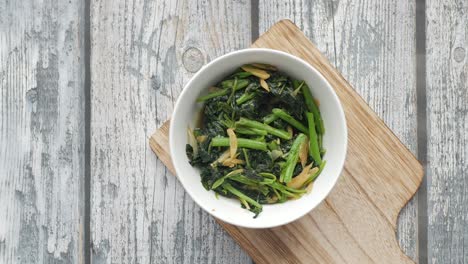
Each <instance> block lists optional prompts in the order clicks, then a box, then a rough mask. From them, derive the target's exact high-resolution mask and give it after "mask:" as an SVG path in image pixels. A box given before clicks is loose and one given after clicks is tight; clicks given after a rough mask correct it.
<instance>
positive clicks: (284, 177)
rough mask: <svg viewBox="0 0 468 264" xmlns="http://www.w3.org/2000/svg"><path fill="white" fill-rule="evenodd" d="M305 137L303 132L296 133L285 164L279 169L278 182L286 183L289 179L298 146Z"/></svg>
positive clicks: (297, 154)
mask: <svg viewBox="0 0 468 264" xmlns="http://www.w3.org/2000/svg"><path fill="white" fill-rule="evenodd" d="M306 139H307V137H306V135H304V134H299V135H297V137H296V139H295V140H294V143H293V145H292V147H291V150H290V151H289V154H288V159H287V160H286V164H284V166H283V169H282V170H281V175H280V182H285V183H288V182H290V181H291V179H292V176H293V172H294V168H295V167H296V165H297V161H298V159H299V148H300V146H301V144H302V143H303V142H304V141H305V140H306Z"/></svg>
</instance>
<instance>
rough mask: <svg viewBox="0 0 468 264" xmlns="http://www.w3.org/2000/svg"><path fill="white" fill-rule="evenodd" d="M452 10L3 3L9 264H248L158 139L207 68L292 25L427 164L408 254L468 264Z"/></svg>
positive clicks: (461, 15) (313, 4) (0, 220)
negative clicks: (169, 167)
mask: <svg viewBox="0 0 468 264" xmlns="http://www.w3.org/2000/svg"><path fill="white" fill-rule="evenodd" d="M443 2H444V1H436V0H427V1H424V0H412V1H373V0H362V1H352V0H339V1H338V0H335V1H331V0H314V1H276V0H275V1H269V0H264V1H258V0H252V1H248V0H243V1H227V0H226V1H222V0H218V1H189V0H178V1H156V0H140V1H138V0H137V1H135V0H133V1H129V0H117V1H116V0H84V1H83V0H68V1H51V0H41V1H40V0H24V1H8V0H7V1H1V2H0V133H1V134H0V263H88V262H90V261H92V262H93V263H250V262H251V260H250V259H249V257H248V256H247V255H246V254H245V253H244V252H243V251H242V250H241V249H240V248H239V246H238V245H237V244H235V242H234V241H233V240H232V239H231V238H230V237H229V236H228V235H227V234H226V233H225V232H224V231H223V230H222V229H221V228H220V227H219V226H218V225H217V224H216V223H215V221H214V220H213V219H212V217H210V216H209V215H208V214H207V213H205V212H203V211H202V210H201V209H200V208H199V207H198V206H196V205H195V203H194V202H193V201H192V200H191V199H190V197H188V196H187V195H186V194H185V192H184V190H183V188H182V187H181V185H180V184H179V183H178V181H177V179H176V178H175V177H173V176H172V175H170V174H169V173H168V172H167V171H166V169H165V167H164V166H163V165H162V163H161V162H160V161H158V160H157V159H156V157H155V156H154V154H153V153H152V152H151V150H150V148H149V146H148V137H149V135H150V134H151V133H152V132H153V131H154V130H155V129H156V128H157V127H158V126H159V125H161V124H162V122H164V121H165V120H166V119H167V118H169V117H170V115H171V112H172V108H173V105H174V102H175V100H176V98H177V96H178V94H179V93H180V91H181V89H182V87H183V85H184V84H185V83H186V82H187V81H188V79H189V78H190V77H191V76H192V75H193V73H194V72H196V71H197V70H198V69H200V67H201V66H202V65H203V64H205V63H207V62H208V61H210V60H212V59H214V58H216V57H217V56H220V55H222V54H224V53H226V52H229V51H233V50H237V49H242V48H246V47H248V46H249V45H250V43H251V42H252V40H254V39H255V38H256V37H257V36H258V35H259V33H262V32H264V31H265V30H267V29H268V28H269V27H270V26H271V25H272V24H273V23H275V22H276V21H278V20H280V19H283V18H289V19H291V20H292V21H294V22H295V23H296V24H297V25H298V26H299V27H300V28H301V29H302V30H303V31H304V32H305V33H306V35H308V36H309V37H310V38H311V39H312V40H313V42H315V43H316V44H317V46H318V47H319V49H320V50H321V51H322V52H323V53H324V54H326V56H327V57H328V58H329V59H330V61H332V62H333V63H334V64H335V66H336V67H337V68H338V69H339V70H340V71H341V72H342V73H343V75H344V76H345V77H346V78H347V79H348V80H349V81H350V83H351V84H352V85H353V86H354V87H355V88H356V89H357V90H358V92H359V93H360V94H361V95H362V97H363V98H364V99H365V100H366V101H367V102H368V103H369V105H370V106H371V107H372V108H373V109H374V110H375V111H376V112H377V113H378V114H379V115H380V116H381V117H382V118H383V120H384V121H385V122H386V123H387V124H388V126H389V127H390V128H391V129H392V130H393V131H394V132H395V133H396V134H397V135H398V136H399V137H400V139H401V140H402V141H403V142H404V143H405V144H406V145H407V146H408V148H409V149H410V150H411V151H412V152H413V153H415V154H416V155H417V156H418V157H419V159H420V161H421V162H422V163H424V165H425V167H426V175H427V176H426V178H425V181H424V182H423V185H422V187H421V189H420V191H419V193H418V194H417V195H416V197H415V198H414V199H413V200H412V201H411V202H410V203H409V204H408V205H407V207H406V208H405V209H404V210H403V212H402V214H401V216H400V220H399V228H398V229H399V231H398V239H399V241H400V244H401V246H402V248H403V249H404V251H405V252H406V253H407V254H408V255H409V256H411V257H412V258H413V259H414V260H416V261H418V262H420V263H427V262H428V263H466V262H468V147H467V145H468V133H467V132H468V125H467V124H468V59H467V58H466V52H467V51H466V50H467V49H468V2H467V1H464V0H458V1H456V0H452V1H445V3H443ZM395 173H398V168H395Z"/></svg>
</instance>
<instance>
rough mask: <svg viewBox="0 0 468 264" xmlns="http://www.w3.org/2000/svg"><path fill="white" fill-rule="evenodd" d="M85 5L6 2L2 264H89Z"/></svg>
mask: <svg viewBox="0 0 468 264" xmlns="http://www.w3.org/2000/svg"><path fill="white" fill-rule="evenodd" d="M83 5H84V3H83V1H78V0H70V1H50V0H44V1H38V0H33V1H0V263H82V262H83V256H84V248H83V246H84V242H83V236H84V231H83V226H84V206H83V205H84V204H83V201H84V190H83V181H84V86H83V84H84V67H81V66H82V65H83V57H84V45H83V29H84V21H83Z"/></svg>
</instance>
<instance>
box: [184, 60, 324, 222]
mask: <svg viewBox="0 0 468 264" xmlns="http://www.w3.org/2000/svg"><path fill="white" fill-rule="evenodd" d="M197 102H199V103H204V107H203V110H202V119H201V122H200V124H199V125H198V126H199V127H197V128H195V129H194V130H193V131H192V130H191V129H189V131H188V132H189V133H188V134H189V144H187V146H186V152H187V157H188V159H189V161H190V164H191V165H192V166H195V167H197V168H198V169H199V170H200V176H201V182H202V184H203V186H204V187H205V188H206V189H207V190H213V191H215V192H216V193H218V194H220V195H223V196H226V197H230V198H236V199H238V200H239V201H240V203H241V206H242V207H243V208H246V209H248V210H250V211H251V212H253V213H254V214H255V215H254V217H257V216H258V214H259V213H260V212H261V211H262V204H274V203H281V202H285V201H287V200H288V199H297V198H300V197H301V196H302V195H303V194H304V193H306V192H308V191H310V188H311V187H312V185H311V183H312V182H313V181H315V179H316V178H317V177H318V176H319V174H320V173H321V171H322V170H323V168H324V166H325V164H326V162H325V161H324V160H323V155H324V153H325V149H324V148H323V146H322V141H323V140H322V138H323V134H324V133H325V129H324V125H323V120H322V117H321V115H320V110H319V106H318V101H315V100H314V98H313V97H312V94H311V93H310V90H309V88H308V86H307V84H306V83H305V82H304V81H299V80H294V79H291V78H290V77H289V76H287V75H285V74H284V73H282V72H279V71H277V69H276V68H275V67H274V66H271V65H266V64H258V63H255V64H251V65H244V66H242V67H241V68H239V69H237V70H236V71H235V72H234V73H232V74H230V75H229V76H228V77H227V78H225V79H224V80H222V81H221V82H219V83H217V84H216V85H215V86H214V87H213V88H211V91H210V92H209V93H208V94H206V95H204V96H201V97H199V98H198V99H197Z"/></svg>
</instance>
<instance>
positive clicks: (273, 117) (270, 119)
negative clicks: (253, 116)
mask: <svg viewBox="0 0 468 264" xmlns="http://www.w3.org/2000/svg"><path fill="white" fill-rule="evenodd" d="M276 119H278V116H276V115H275V114H269V115H267V116H265V117H264V118H263V123H265V124H267V125H268V124H270V123H271V122H273V121H275V120H276Z"/></svg>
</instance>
